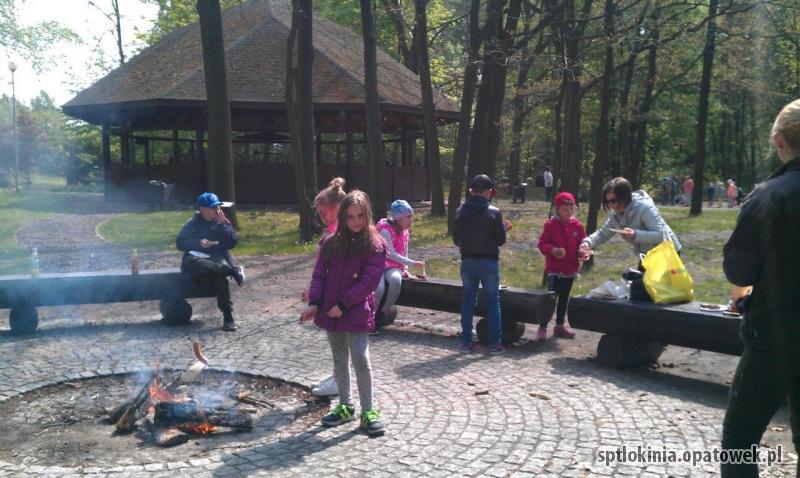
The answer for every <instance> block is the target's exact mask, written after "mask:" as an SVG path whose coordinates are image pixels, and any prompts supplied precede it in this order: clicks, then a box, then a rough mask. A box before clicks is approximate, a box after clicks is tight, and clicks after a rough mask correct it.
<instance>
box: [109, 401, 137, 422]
mask: <svg viewBox="0 0 800 478" xmlns="http://www.w3.org/2000/svg"><path fill="white" fill-rule="evenodd" d="M130 406H131V402H130V401H128V402H125V403H120V404H119V405H117V406H116V407H109V408H106V413H107V414H108V419H109V420H111V423H117V422H118V421H119V419H120V417H122V414H123V413H125V410H127V409H128V407H130Z"/></svg>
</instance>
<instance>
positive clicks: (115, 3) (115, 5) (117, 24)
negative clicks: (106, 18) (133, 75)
mask: <svg viewBox="0 0 800 478" xmlns="http://www.w3.org/2000/svg"><path fill="white" fill-rule="evenodd" d="M111 9H112V10H113V11H114V29H115V30H116V32H117V34H116V37H117V38H116V40H117V54H118V55H119V64H120V65H123V64H125V51H124V50H123V49H122V17H121V15H120V13H119V0H111Z"/></svg>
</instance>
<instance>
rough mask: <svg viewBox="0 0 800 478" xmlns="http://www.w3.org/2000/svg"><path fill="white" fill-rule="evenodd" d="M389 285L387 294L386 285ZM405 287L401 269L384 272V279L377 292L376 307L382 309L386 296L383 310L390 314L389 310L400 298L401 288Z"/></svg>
mask: <svg viewBox="0 0 800 478" xmlns="http://www.w3.org/2000/svg"><path fill="white" fill-rule="evenodd" d="M387 282H388V283H389V292H386V283H387ZM402 285H403V271H402V270H401V269H396V268H395V269H386V270H385V271H383V278H382V279H381V282H380V284H378V290H376V291H375V306H376V307H380V304H381V298H382V297H383V294H384V293H385V294H386V302H385V303H384V304H383V307H382V308H381V310H382V311H383V312H384V313H386V314H388V313H389V309H391V307H392V306H393V305H394V303H395V302H397V298H398V297H400V287H401V286H402Z"/></svg>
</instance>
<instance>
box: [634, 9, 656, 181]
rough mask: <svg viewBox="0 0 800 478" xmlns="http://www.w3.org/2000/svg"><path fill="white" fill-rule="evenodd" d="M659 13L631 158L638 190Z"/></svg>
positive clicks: (651, 42)
mask: <svg viewBox="0 0 800 478" xmlns="http://www.w3.org/2000/svg"><path fill="white" fill-rule="evenodd" d="M659 12H660V9H659V8H656V9H655V10H654V11H653V24H652V26H651V28H650V44H649V45H648V50H649V51H648V54H647V78H646V79H645V85H644V96H643V97H642V102H641V104H640V105H639V110H638V111H637V113H636V135H635V137H634V142H633V152H632V157H631V169H630V177H629V178H628V180H629V181H631V183H632V184H633V186H634V189H638V188H639V185H640V184H641V174H642V170H643V169H644V160H645V155H644V150H645V146H646V145H647V119H648V116H649V115H650V108H651V107H652V105H653V89H654V88H655V83H656V67H657V64H656V54H657V52H658V39H659V35H660V32H659V21H660V19H659Z"/></svg>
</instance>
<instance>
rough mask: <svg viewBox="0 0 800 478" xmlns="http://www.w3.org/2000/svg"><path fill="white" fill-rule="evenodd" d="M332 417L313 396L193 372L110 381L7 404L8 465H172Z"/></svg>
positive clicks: (1, 415) (276, 384)
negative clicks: (172, 463)
mask: <svg viewBox="0 0 800 478" xmlns="http://www.w3.org/2000/svg"><path fill="white" fill-rule="evenodd" d="M187 375H188V376H189V377H188V378H191V379H193V380H192V381H191V382H190V383H186V382H185V379H186V378H187ZM326 411H327V403H326V402H325V401H319V400H317V399H316V397H313V396H312V395H311V394H310V393H308V392H307V391H306V390H304V389H302V388H300V387H298V386H295V385H292V384H289V383H286V382H283V381H279V380H274V379H270V378H266V377H258V376H252V375H246V374H241V373H232V372H221V371H216V370H208V369H206V370H205V371H202V373H197V372H195V373H192V372H191V368H190V370H189V371H176V370H163V369H162V370H153V371H142V372H140V373H137V374H126V375H107V376H102V377H95V378H89V379H85V380H79V381H74V382H65V383H60V384H56V385H51V386H46V387H42V388H39V389H36V390H33V391H30V392H28V393H25V394H22V395H19V396H16V397H12V398H10V399H8V400H6V401H4V402H2V403H0V423H2V424H3V425H2V427H0V428H2V431H1V432H0V461H5V462H10V463H15V464H21V465H41V466H61V467H74V466H83V467H91V466H97V467H106V466H121V465H143V464H148V463H157V462H172V461H178V460H182V459H187V458H189V457H192V458H194V457H201V456H204V455H209V454H212V453H214V451H215V450H217V449H220V448H231V447H234V448H235V447H248V446H253V445H255V444H257V443H261V442H264V441H265V440H274V439H275V438H276V435H277V434H281V435H282V436H285V435H291V434H295V433H299V432H302V431H304V430H306V429H307V428H309V427H310V426H312V425H313V424H315V423H317V422H318V420H319V419H320V418H321V417H322V416H323V415H324V414H325V413H326Z"/></svg>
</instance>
